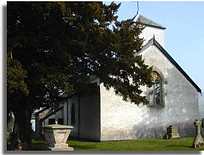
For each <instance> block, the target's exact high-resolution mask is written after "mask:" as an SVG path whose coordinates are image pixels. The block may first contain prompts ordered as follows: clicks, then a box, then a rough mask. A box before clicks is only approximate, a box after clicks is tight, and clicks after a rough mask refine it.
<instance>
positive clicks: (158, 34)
mask: <svg viewBox="0 0 204 155" xmlns="http://www.w3.org/2000/svg"><path fill="white" fill-rule="evenodd" d="M136 22H137V23H140V24H142V25H144V27H145V28H144V29H143V31H142V33H141V37H142V38H144V43H143V44H144V45H145V44H146V43H147V42H148V41H149V40H150V39H152V38H153V37H154V38H155V40H156V41H157V42H159V44H161V45H162V46H163V47H164V44H165V42H164V41H165V40H164V30H165V29H166V28H165V27H163V26H162V25H160V24H158V23H156V22H154V21H152V20H150V19H148V18H146V17H144V16H142V15H139V16H138V18H137V19H136Z"/></svg>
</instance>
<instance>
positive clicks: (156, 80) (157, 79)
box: [149, 71, 164, 106]
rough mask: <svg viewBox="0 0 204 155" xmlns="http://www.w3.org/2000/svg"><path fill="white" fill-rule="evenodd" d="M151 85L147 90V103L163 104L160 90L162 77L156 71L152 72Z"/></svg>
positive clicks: (151, 104)
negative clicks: (148, 90)
mask: <svg viewBox="0 0 204 155" xmlns="http://www.w3.org/2000/svg"><path fill="white" fill-rule="evenodd" d="M152 81H153V86H152V87H151V88H150V92H149V105H150V106H155V105H164V103H163V92H162V78H161V76H160V74H159V73H158V72H156V71H153V72H152Z"/></svg>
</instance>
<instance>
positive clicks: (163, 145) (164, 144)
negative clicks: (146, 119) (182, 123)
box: [32, 137, 204, 152]
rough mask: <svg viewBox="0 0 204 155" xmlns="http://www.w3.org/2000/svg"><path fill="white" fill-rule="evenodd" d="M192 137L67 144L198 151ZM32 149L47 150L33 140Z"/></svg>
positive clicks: (111, 148) (88, 147)
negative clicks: (193, 146)
mask: <svg viewBox="0 0 204 155" xmlns="http://www.w3.org/2000/svg"><path fill="white" fill-rule="evenodd" d="M192 142H193V138H192V137H187V138H180V139H171V140H165V139H139V140H126V141H107V142H90V141H79V140H69V145H70V146H71V147H74V150H75V151H121V152H122V151H124V152H128V151H142V152H144V151H157V152H158V151H162V152H165V151H199V150H204V147H202V148H199V149H194V148H192V147H191V146H192ZM32 150H48V149H47V144H46V142H44V141H39V140H37V141H36V140H33V149H32Z"/></svg>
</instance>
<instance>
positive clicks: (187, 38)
mask: <svg viewBox="0 0 204 155" xmlns="http://www.w3.org/2000/svg"><path fill="white" fill-rule="evenodd" d="M136 12H137V2H136V1H130V2H128V1H126V2H122V3H121V6H120V8H119V11H118V16H119V20H124V19H127V18H132V17H133V16H134V15H135V14H136ZM139 14H141V15H143V16H145V17H147V18H149V19H151V20H153V21H155V22H156V23H159V24H160V25H162V26H164V27H166V28H167V29H166V30H165V47H164V48H165V49H166V50H167V52H168V53H169V54H170V55H171V56H172V57H173V58H174V60H175V61H176V62H177V63H178V64H179V65H180V66H181V67H182V68H183V70H184V71H185V72H186V73H187V74H188V75H189V76H190V77H191V78H192V80H193V81H194V82H195V83H196V84H197V85H198V86H199V87H200V88H201V90H202V92H204V69H203V67H204V19H203V17H204V2H175V1H174V2H161V1H160V2H148V1H142V2H141V1H139Z"/></svg>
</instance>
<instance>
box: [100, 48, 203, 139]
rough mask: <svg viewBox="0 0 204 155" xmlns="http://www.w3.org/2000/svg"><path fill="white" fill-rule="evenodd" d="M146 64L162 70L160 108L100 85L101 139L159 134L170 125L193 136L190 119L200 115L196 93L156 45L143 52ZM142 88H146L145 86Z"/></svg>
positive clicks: (185, 134)
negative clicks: (146, 104) (127, 98)
mask: <svg viewBox="0 0 204 155" xmlns="http://www.w3.org/2000/svg"><path fill="white" fill-rule="evenodd" d="M142 55H143V58H145V63H146V64H149V65H153V66H154V67H156V68H157V69H159V70H160V72H162V74H163V76H164V79H165V81H166V83H165V84H164V94H165V96H164V101H165V105H164V107H163V108H155V107H147V106H144V105H135V104H134V103H130V102H125V101H123V100H122V98H121V97H120V96H117V95H115V94H114V91H113V89H110V90H106V89H105V87H104V86H103V84H101V85H100V112H101V118H100V119H101V121H100V122H101V128H100V130H101V140H102V141H103V140H125V139H137V138H144V137H162V136H163V135H164V134H165V133H166V128H167V127H168V126H169V125H175V126H176V127H178V131H179V133H180V135H181V136H188V135H192V134H193V132H194V126H193V122H194V120H195V119H197V118H199V111H198V92H197V91H196V89H195V88H194V87H193V86H192V85H191V83H190V82H189V81H188V80H187V79H186V78H185V77H184V76H183V75H182V74H181V73H180V72H179V71H178V70H177V68H175V66H174V65H173V64H171V62H169V60H168V59H167V58H166V57H165V56H164V55H163V54H162V53H161V52H160V51H159V50H158V49H157V48H156V47H155V46H151V47H149V48H148V49H146V50H145V51H143V52H142ZM144 91H145V89H144Z"/></svg>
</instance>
